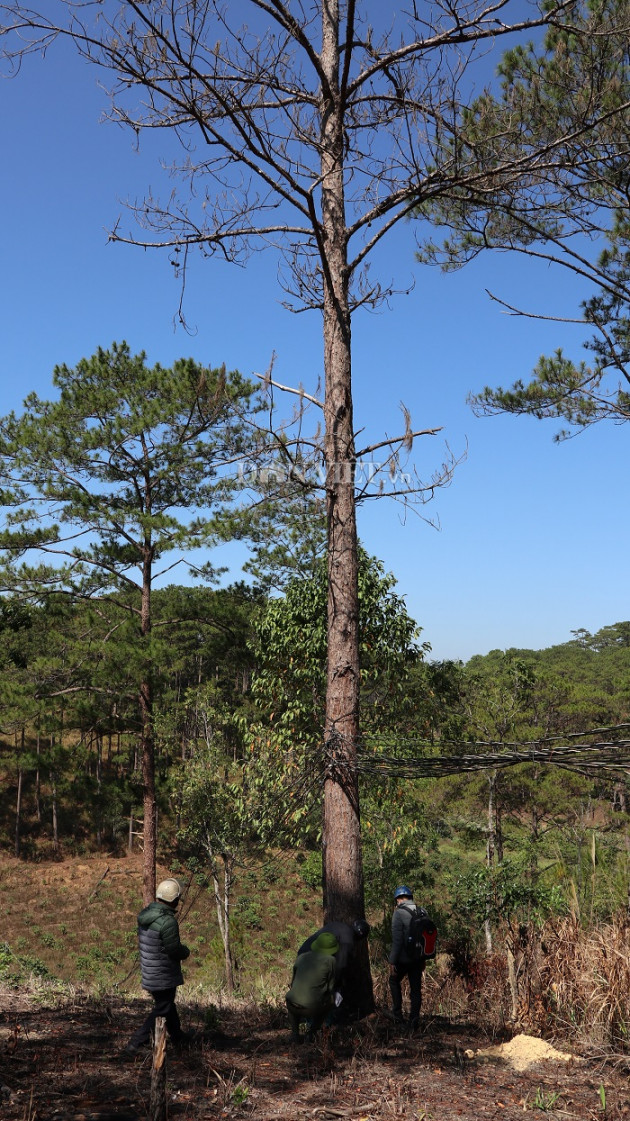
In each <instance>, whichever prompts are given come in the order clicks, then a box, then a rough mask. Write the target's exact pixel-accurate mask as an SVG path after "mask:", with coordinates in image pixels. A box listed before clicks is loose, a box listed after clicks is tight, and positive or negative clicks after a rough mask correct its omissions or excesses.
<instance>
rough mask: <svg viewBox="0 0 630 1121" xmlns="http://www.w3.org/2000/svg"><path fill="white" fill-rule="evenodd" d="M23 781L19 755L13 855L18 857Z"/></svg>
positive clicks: (16, 743)
mask: <svg viewBox="0 0 630 1121" xmlns="http://www.w3.org/2000/svg"><path fill="white" fill-rule="evenodd" d="M15 747H16V750H17V747H18V738H17V735H16V737H15ZM23 779H24V771H23V768H22V757H21V753H20V754H18V769H17V796H16V799H15V848H14V851H15V855H16V856H19V855H20V830H21V824H22V782H23Z"/></svg>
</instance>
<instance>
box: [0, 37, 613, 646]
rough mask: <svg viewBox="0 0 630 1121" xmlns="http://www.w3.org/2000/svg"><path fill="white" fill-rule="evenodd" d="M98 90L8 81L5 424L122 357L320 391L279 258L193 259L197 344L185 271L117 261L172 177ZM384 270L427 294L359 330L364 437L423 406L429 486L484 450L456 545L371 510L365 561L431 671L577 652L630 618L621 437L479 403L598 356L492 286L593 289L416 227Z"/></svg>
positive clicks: (311, 318)
mask: <svg viewBox="0 0 630 1121" xmlns="http://www.w3.org/2000/svg"><path fill="white" fill-rule="evenodd" d="M97 79H98V76H97V73H96V71H95V70H94V69H90V68H88V67H86V66H85V65H84V64H83V63H80V62H79V60H77V59H76V58H75V57H74V55H73V54H72V53H71V52H70V51H69V50H57V51H51V52H50V53H49V55H48V57H47V59H46V60H45V61H44V62H43V63H42V61H41V60H39V59H31V60H28V61H27V64H26V65H25V67H24V71H23V73H22V74H21V75H20V77H19V78H18V79H17V80H14V81H2V82H0V109H1V121H2V125H1V128H2V151H3V168H2V171H1V172H0V195H1V204H2V215H3V233H2V273H3V281H4V284H3V287H4V293H3V299H2V301H1V304H0V316H1V321H0V326H1V332H2V379H1V389H0V409H1V410H2V413H5V412H8V411H9V410H10V409H19V408H20V406H21V402H22V400H23V398H24V397H25V395H26V394H27V393H28V392H30V391H31V390H35V391H37V392H38V393H39V394H40V395H42V396H48V395H49V393H50V387H51V382H50V379H51V374H52V369H53V367H54V365H55V364H56V363H60V362H65V363H68V364H69V365H73V364H74V363H75V362H76V361H78V360H79V359H80V358H81V357H83V356H88V355H90V354H92V353H93V352H94V351H95V350H96V348H97V347H98V346H99V345H100V346H108V345H109V344H110V343H111V342H112V341H114V340H117V341H120V340H122V339H126V340H127V342H128V343H129V345H130V346H131V348H132V350H133V351H138V350H141V349H144V350H146V352H147V354H148V357H149V359H150V360H151V361H152V362H153V361H159V362H161V363H162V364H164V365H167V364H169V363H170V362H171V361H172V360H173V359H175V358H177V357H180V356H182V355H191V356H193V357H194V358H196V359H197V360H199V361H200V362H203V363H207V364H209V365H218V364H220V363H222V362H225V363H226V365H227V366H228V368H230V369H239V370H240V371H241V372H242V373H243V374H245V375H248V374H251V373H252V372H253V371H258V372H262V371H264V370H265V368H266V367H267V365H268V363H269V359H270V357H271V354H272V353H273V352H275V353H276V355H277V361H276V366H275V374H276V376H277V378H278V379H279V380H280V381H282V382H285V383H291V384H296V383H298V382H302V383H303V384H304V385H305V386H306V387H307V388H314V386H315V384H316V382H317V380H318V378H319V377H320V374H321V361H322V359H321V354H322V345H321V337H320V321H319V319H318V317H317V315H316V314H315V313H311V314H310V315H299V316H293V315H291V314H290V313H289V312H287V311H285V310H284V309H283V308H282V307H281V303H280V301H281V298H282V293H281V291H280V289H279V287H278V285H277V283H276V260H275V257H274V256H273V255H272V254H271V253H267V254H262V255H256V256H254V257H252V259H251V260H250V262H249V264H248V265H247V267H246V268H238V267H234V266H229V265H227V264H225V263H223V262H221V261H219V260H218V259H217V260H210V261H205V262H202V261H200V260H196V261H195V262H194V263H193V266H192V268H191V272H190V277H189V281H188V289H187V299H186V314H187V318H188V321H189V323H190V324H192V325H194V327H195V329H196V330H195V333H194V334H192V335H191V334H187V333H186V332H185V331H183V329H182V328H181V327H178V328H176V327H175V326H174V317H175V315H176V311H177V304H178V299H179V289H178V285H177V282H176V281H175V280H174V278H173V275H172V271H173V270H172V268H171V266H170V265H169V262H168V254H167V253H165V252H159V251H144V250H142V249H139V248H132V247H127V246H123V245H116V244H108V240H107V229H108V228H110V227H111V226H112V225H113V224H114V222H115V221H116V218H117V216H118V214H120V213H121V212H122V211H123V209H124V208H123V201H124V200H125V199H126V198H131V199H133V198H139V197H141V196H142V194H143V193H144V192H145V190H146V189H147V188H148V187H149V186H153V185H155V184H157V182H158V180H159V179H160V177H161V172H160V168H159V162H158V158H157V157H158V154H159V147H158V145H157V144H156V143H155V141H152V142H151V143H150V144H144V142H143V144H142V147H141V150H140V152H137V151H134V149H133V146H132V143H131V137H130V135H129V134H128V133H126V132H124V131H123V130H121V129H118V128H116V127H115V126H112V125H109V124H103V123H100V115H101V112H102V110H103V108H104V106H105V96H104V94H103V93H102V91H101V90H100V89H99V87H98V84H97ZM378 264H379V268H380V269H381V271H382V273H383V275H384V277H385V278H386V279H388V278H389V277H395V278H396V281H397V282H398V283H399V286H400V287H401V288H404V287H405V286H406V285H407V284H408V283H409V281H410V280H411V278H412V277H414V278H415V288H414V289H413V291H412V292H411V293H410V294H409V295H408V296H400V297H397V298H396V299H395V300H394V301H393V304H392V308H391V310H387V309H385V310H383V311H381V312H380V313H378V314H370V313H367V312H366V313H362V314H360V315H357V316H356V317H355V320H354V326H353V342H354V357H353V369H354V387H355V420H356V425H357V428H365V430H366V433H367V434H368V436H369V437H370V438H371V439H374V440H376V439H380V438H382V436H383V433H388V434H389V435H393V434H395V433H397V432H398V431H400V429H401V419H400V411H399V405H400V402H401V401H403V402H404V403H405V405H406V406H407V407H408V408H409V410H410V412H411V415H412V420H413V424H414V427H433V426H439V425H441V426H442V428H443V432H442V434H441V435H440V436H437V437H434V438H431V439H424V440H423V441H420V442H418V443H417V444H416V448H415V449H414V454H413V461H414V463H415V464H416V465H417V467H418V469H419V471H420V473H421V474H424V475H425V476H429V475H431V474H432V472H433V470H434V469H435V468H436V467H437V466H439V464H440V463H441V462H442V459H443V457H444V443H445V441H447V442H448V445H449V446H450V448H451V450H452V452H453V453H454V455H455V456H458V455H460V454H462V453H463V452H464V451H466V449H467V456H466V459H465V461H464V462H463V463H462V464H461V465H460V466H459V467H458V469H457V471H456V473H455V477H454V480H453V482H452V484H451V486H450V487H449V488H448V489H447V490H443V491H438V492H437V495H436V498H435V500H434V501H433V502H432V503H431V504H430V505H429V506H428V507H426V509H425V511H424V512H425V514H426V516H427V517H429V518H431V519H436V520H439V525H440V528H439V530H436V529H434V528H432V527H431V526H430V525H428V524H427V523H426V522H425V521H423V520H422V519H421V518H419V517H417V516H415V515H413V514H412V515H410V516H408V517H407V519H406V522H405V523H404V524H403V522H402V521H401V510H400V508H399V507H398V506H397V505H396V504H395V503H392V502H390V501H387V500H385V501H379V502H371V503H368V504H367V505H366V506H365V507H364V508H362V509H361V511H360V513H359V531H360V534H361V537H362V539H363V541H364V543H365V545H366V547H367V548H368V549H369V550H370V551H371V552H373V553H375V554H376V555H378V556H379V557H380V558H381V559H382V560H383V561H384V563H385V565H386V567H387V568H388V569H389V570H391V571H392V572H393V573H394V575H395V576H396V577H397V580H398V591H399V592H400V593H401V594H402V595H404V596H405V597H406V601H407V605H408V608H409V610H410V612H411V614H412V615H413V617H414V618H415V619H416V620H417V622H418V623H419V624H420V625H421V626H422V627H423V635H422V637H423V639H425V640H427V641H429V642H430V643H431V645H432V648H433V657H436V658H451V657H452V658H462V659H467V658H469V657H470V656H471V655H472V654H474V653H485V652H486V651H488V650H490V649H495V648H502V649H504V648H506V647H509V646H519V647H531V648H540V647H544V646H548V645H551V644H553V643H558V642H565V641H567V640H568V639H569V638H570V637H571V634H570V632H571V630H572V629H575V628H578V627H586V628H587V629H588V630H597V629H598V628H599V627H601V626H604V625H606V624H609V623H612V622H615V621H618V620H621V619H625V618H627V617H628V614H629V611H628V605H627V593H626V585H627V567H628V566H627V560H626V557H627V554H628V551H629V547H630V528H629V524H628V518H627V516H626V502H625V499H624V497H623V496H624V495H625V494H627V490H628V482H627V469H625V468H624V467H623V460H622V440H623V433H622V431H621V430H620V429H619V428H616V427H614V426H608V427H603V426H601V425H600V426H598V427H596V428H594V429H592V430H590V431H587V432H585V433H584V434H582V435H580V436H579V437H578V438H576V439H573V440H570V441H568V442H565V443H563V444H561V445H559V446H558V445H556V444H554V443H553V441H552V436H553V433H554V431H555V430H556V428H557V427H558V425H557V424H556V423H555V422H553V421H549V422H537V421H535V420H531V419H529V418H513V417H497V418H487V419H478V418H476V417H474V416H473V414H472V412H471V411H470V409H469V407H468V406H467V404H466V396H467V394H468V393H469V392H470V391H471V390H478V389H480V388H481V387H482V386H484V385H486V384H490V385H493V384H504V385H505V384H509V383H510V382H511V381H512V380H514V379H515V378H516V377H527V375H528V373H529V371H530V370H531V368H532V366H533V365H534V363H535V362H536V360H537V359H538V357H539V355H541V354H543V353H549V352H550V351H552V350H553V349H555V348H556V347H557V346H563V347H564V348H565V350H566V351H567V353H570V354H572V355H574V356H578V357H579V356H580V354H581V351H580V343H581V341H582V340H583V338H584V337H585V334H584V331H583V330H582V329H581V328H580V327H576V326H571V325H566V324H553V323H544V322H539V321H532V320H525V319H515V318H513V317H509V316H507V315H505V314H504V313H502V311H501V309H500V308H499V306H498V305H497V304H496V303H493V302H492V301H491V300H490V299H489V298H488V296H487V295H486V291H485V289H486V288H489V289H491V290H492V291H493V292H495V293H496V294H498V295H500V296H501V297H503V298H504V299H506V300H507V301H509V302H510V303H512V304H519V303H520V304H521V305H524V306H527V307H528V308H531V309H532V310H533V311H536V312H540V313H545V314H555V315H559V316H563V315H564V316H573V315H575V314H576V312H577V308H578V304H579V301H580V300H581V299H582V298H584V296H585V295H586V294H587V293H586V292H585V291H584V289H583V287H581V286H580V284H579V283H578V281H577V280H576V279H575V278H573V277H572V276H571V275H570V274H568V273H566V272H562V271H556V272H553V271H552V270H550V269H548V268H547V267H544V266H541V265H535V264H534V263H532V262H527V261H524V260H522V259H516V258H510V257H509V256H507V255H503V256H501V255H492V256H487V257H486V258H485V259H483V260H480V261H477V262H475V263H473V264H472V265H470V266H467V267H466V268H465V269H464V270H462V271H461V272H459V273H457V274H455V275H451V276H443V275H441V274H440V273H439V272H438V271H437V270H436V269H433V268H428V267H421V266H418V265H416V263H415V262H414V244H413V238H412V230H411V228H410V227H409V226H401V227H399V228H398V229H397V230H396V231H395V232H394V233H393V235H392V236H391V237H390V240H389V241H388V242H387V243H386V245H383V247H382V249H381V253H380V260H379V262H378ZM214 559H215V561H216V563H217V564H221V563H224V564H228V565H230V566H231V572H230V576H231V578H233V579H237V578H239V576H240V569H239V562H240V559H241V554H240V553H239V550H238V549H236V548H233V547H230V546H226V547H224V549H222V550H221V552H220V554H219V555H217V556H216V558H214Z"/></svg>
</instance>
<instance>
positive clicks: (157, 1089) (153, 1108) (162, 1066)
mask: <svg viewBox="0 0 630 1121" xmlns="http://www.w3.org/2000/svg"><path fill="white" fill-rule="evenodd" d="M149 1117H150V1118H151V1121H166V1020H165V1018H164V1016H158V1017H157V1019H156V1021H155V1035H154V1037H153V1065H152V1067H151V1101H150V1105H149Z"/></svg>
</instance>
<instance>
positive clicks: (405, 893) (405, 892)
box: [394, 884, 413, 899]
mask: <svg viewBox="0 0 630 1121" xmlns="http://www.w3.org/2000/svg"><path fill="white" fill-rule="evenodd" d="M403 898H405V899H413V892H412V890H411V888H410V887H407V885H406V884H401V885H400V887H397V888H396V891H395V892H394V899H403Z"/></svg>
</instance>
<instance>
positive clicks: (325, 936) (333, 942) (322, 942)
mask: <svg viewBox="0 0 630 1121" xmlns="http://www.w3.org/2000/svg"><path fill="white" fill-rule="evenodd" d="M338 949H339V943H338V941H337V939H336V938H335V936H334V934H329V933H328V932H327V931H324V932H323V933H322V934H319V935H318V936H317V938H316V939H315V941H314V942H313V943H312V945H311V950H314V951H315V953H316V954H336V953H337V950H338Z"/></svg>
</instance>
